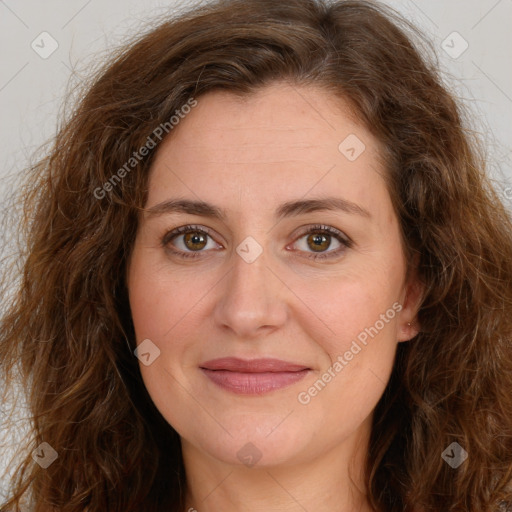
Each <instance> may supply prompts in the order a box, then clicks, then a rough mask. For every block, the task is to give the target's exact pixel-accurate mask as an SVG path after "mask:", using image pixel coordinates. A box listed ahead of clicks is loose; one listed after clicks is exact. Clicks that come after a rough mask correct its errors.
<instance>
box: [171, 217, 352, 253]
mask: <svg viewBox="0 0 512 512" xmlns="http://www.w3.org/2000/svg"><path fill="white" fill-rule="evenodd" d="M292 245H298V246H299V247H298V250H299V252H305V253H310V254H308V255H306V257H307V258H310V259H315V260H316V259H324V258H335V257H337V256H339V255H341V253H343V252H344V251H345V250H346V249H347V248H350V247H352V241H351V240H350V238H348V237H347V236H346V235H344V234H343V233H342V232H341V231H339V230H337V229H335V228H332V227H330V226H324V225H316V226H310V227H309V228H308V229H307V230H305V231H302V233H301V234H299V237H298V238H296V239H295V242H294V244H292ZM333 245H334V250H328V249H332V246H333ZM162 246H163V247H164V248H166V249H168V250H169V251H171V252H172V253H173V254H175V255H176V256H178V257H180V258H197V257H200V256H201V253H203V252H205V249H206V250H208V249H219V248H220V249H222V248H223V247H222V245H220V244H217V243H216V242H215V241H214V240H213V238H212V237H211V235H210V231H209V230H208V229H207V228H204V227H202V226H194V225H187V226H181V227H179V228H176V229H174V230H172V231H169V232H168V233H166V234H165V236H164V237H163V239H162ZM287 248H288V247H287Z"/></svg>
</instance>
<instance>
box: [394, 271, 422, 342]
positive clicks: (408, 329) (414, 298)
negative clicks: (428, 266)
mask: <svg viewBox="0 0 512 512" xmlns="http://www.w3.org/2000/svg"><path fill="white" fill-rule="evenodd" d="M423 293H424V286H423V284H422V283H421V282H420V280H419V279H418V277H417V275H416V273H415V272H414V275H412V276H411V277H410V279H409V282H408V283H407V285H406V290H405V298H404V302H403V308H402V311H401V312H400V318H399V325H398V341H399V342H402V341H409V340H411V339H412V338H414V337H415V336H416V335H417V334H418V333H419V332H420V330H421V326H420V325H419V321H418V318H417V314H418V311H419V309H420V306H421V303H422V301H423Z"/></svg>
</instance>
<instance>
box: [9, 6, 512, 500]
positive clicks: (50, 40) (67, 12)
mask: <svg viewBox="0 0 512 512" xmlns="http://www.w3.org/2000/svg"><path fill="white" fill-rule="evenodd" d="M276 1H286V0H276ZM384 3H387V4H388V5H390V6H392V7H394V8H395V9H397V10H398V11H400V12H401V13H402V14H404V15H405V17H406V18H407V19H409V20H411V21H413V22H414V23H415V24H416V25H417V26H418V27H419V28H420V29H422V30H423V32H424V33H425V34H426V35H427V36H428V37H429V38H430V40H431V41H432V42H433V44H434V46H435V49H436V52H437V54H438V57H439V61H440V65H441V69H442V70H443V72H444V73H445V75H446V76H445V81H446V83H447V84H448V86H449V87H450V89H451V90H452V91H453V92H454V93H455V94H456V96H457V97H458V98H459V101H462V102H464V104H466V105H467V106H468V108H469V109H470V111H471V113H472V116H473V119H472V122H473V125H472V126H473V128H474V129H475V130H477V131H478V132H479V133H480V134H481V137H482V138H483V139H484V141H485V147H486V151H487V157H488V163H489V171H490V173H491V174H492V176H493V177H494V178H495V179H496V182H495V184H496V187H497V189H498V190H499V191H500V193H501V195H502V197H503V199H504V201H505V203H506V204H507V205H508V206H509V207H510V208H512V149H511V141H512V137H511V135H512V35H511V31H512V30H511V29H512V23H511V22H512V0H385V1H384ZM186 5H187V1H186V0H181V1H180V3H179V4H178V3H177V2H175V1H172V0H168V1H164V0H66V1H64V0H45V1H44V2H40V1H36V0H25V1H23V2H20V1H16V0H0V52H1V54H0V56H1V67H0V112H1V124H0V206H1V212H2V215H6V214H8V213H9V212H8V209H9V208H10V205H9V203H8V202H6V201H5V198H6V195H7V194H8V193H9V192H10V191H11V190H12V187H14V186H16V180H17V178H18V176H19V174H20V172H21V171H22V170H23V169H24V168H26V166H27V165H28V163H29V162H30V161H31V159H32V160H33V159H34V152H35V150H36V149H37V148H38V147H40V145H41V144H42V143H43V142H45V141H47V140H48V139H50V138H51V137H53V136H54V134H55V133H56V129H57V119H58V116H59V113H60V111H61V105H62V102H63V99H64V97H65V93H66V90H67V84H68V81H69V79H70V77H71V76H72V75H74V77H75V80H78V81H80V80H81V78H83V77H84V76H86V75H87V71H88V69H89V68H91V67H92V66H93V65H94V64H95V63H97V62H99V61H101V60H102V59H103V58H104V56H105V55H106V52H107V53H108V50H109V49H112V48H114V47H115V46H116V45H117V44H119V43H120V42H122V41H125V40H126V39H127V38H129V37H130V36H132V35H133V34H135V33H136V32H137V31H139V30H141V29H147V27H148V20H150V19H152V18H154V17H155V16H161V15H163V14H164V13H166V12H169V11H173V10H174V9H176V8H177V6H179V7H183V6H185V7H186ZM134 73H136V70H134ZM2 240H3V242H4V243H3V245H4V250H5V246H6V245H8V242H9V236H8V235H7V234H6V233H2V237H1V240H0V241H2ZM0 261H1V260H0ZM2 407H4V409H5V408H6V407H7V404H0V424H1V414H2ZM11 430H12V429H11ZM21 430H22V429H21V426H20V429H19V431H20V432H21ZM18 433H19V432H9V431H8V432H3V436H4V442H5V443H6V445H10V444H11V445H12V444H13V443H16V442H17V441H16V438H17V435H18ZM8 459H9V457H8V453H7V452H6V451H5V446H4V447H2V442H1V438H0V474H1V472H2V470H3V465H4V464H5V463H6V461H7V460H8ZM2 489H5V481H4V482H3V484H2V482H1V481H0V498H1V493H2ZM0 502H1V499H0Z"/></svg>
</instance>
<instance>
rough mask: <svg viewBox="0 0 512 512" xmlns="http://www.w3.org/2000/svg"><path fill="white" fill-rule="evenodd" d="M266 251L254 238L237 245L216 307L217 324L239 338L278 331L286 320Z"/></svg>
mask: <svg viewBox="0 0 512 512" xmlns="http://www.w3.org/2000/svg"><path fill="white" fill-rule="evenodd" d="M267 251H268V250H267V249H263V247H262V245H260V244H258V243H257V242H256V241H255V240H254V239H251V237H248V238H246V239H245V240H244V241H242V242H241V243H240V244H239V245H238V247H237V248H236V251H234V252H233V254H232V269H231V271H230V272H229V273H228V275H227V277H226V280H225V284H224V288H223V290H222V295H221V297H220V298H219V301H218V303H217V304H216V309H215V320H216V322H217V323H218V324H219V325H223V326H225V327H229V328H230V329H231V330H232V331H234V332H235V333H236V334H237V335H238V336H240V337H252V336H254V335H256V334H257V333H258V332H259V330H260V329H261V328H262V327H266V328H267V329H269V328H276V327H279V326H280V325H282V324H283V323H284V322H285V320H286V305H285V304H284V301H283V299H282V296H281V294H280V292H279V290H280V289H281V284H280V283H279V282H278V280H277V279H276V278H275V276H274V275H273V274H272V272H271V271H270V270H269V269H268V268H267V265H269V264H271V262H270V261H269V257H270V255H269V254H267Z"/></svg>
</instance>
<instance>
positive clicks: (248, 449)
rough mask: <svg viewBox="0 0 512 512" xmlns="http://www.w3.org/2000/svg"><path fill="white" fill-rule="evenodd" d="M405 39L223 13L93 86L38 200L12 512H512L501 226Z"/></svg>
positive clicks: (169, 35) (108, 71) (121, 62)
mask: <svg viewBox="0 0 512 512" xmlns="http://www.w3.org/2000/svg"><path fill="white" fill-rule="evenodd" d="M400 26H402V27H403V28H400ZM412 30H413V29H412V27H410V26H408V24H407V23H406V22H405V21H403V20H401V19H400V18H399V17H398V16H397V15H396V14H395V13H394V12H393V11H391V10H390V9H388V8H385V7H383V6H381V5H379V4H377V3H373V2H365V1H340V2H334V3H332V4H324V3H320V2H315V1H313V0H289V1H287V2H282V3H281V2H279V3H277V2H272V1H270V0H243V1H242V0H229V1H218V2H215V3H210V4H208V5H207V6H204V7H202V8H201V9H197V10H192V11H191V12H189V13H185V14H182V15H181V16H180V17H177V18H173V19H171V20H169V21H166V22H164V23H162V24H161V25H159V26H158V27H157V28H156V29H154V30H153V31H151V32H150V33H148V34H145V35H143V36H141V37H140V38H139V39H138V40H137V41H135V42H134V43H133V44H132V45H131V46H129V47H127V48H125V49H124V50H123V51H122V52H121V53H119V54H118V55H117V56H116V57H115V58H114V59H113V61H112V62H110V63H108V65H106V67H105V68H104V69H103V70H102V71H101V73H99V75H98V76H97V79H96V80H95V81H94V83H93V84H92V86H90V88H89V90H88V91H87V92H86V94H85V95H84V97H83V99H82V101H81V102H80V104H79V105H78V107H77V109H76V112H75V113H74V115H73V116H72V117H71V118H70V119H69V120H68V122H67V124H66V125H65V126H64V128H63V129H62V130H61V132H60V133H59V135H58V137H57V139H56V142H55V146H54V149H53V151H52V152H51V154H50V155H49V156H48V158H47V159H45V160H44V161H42V162H41V163H40V164H39V165H38V166H36V167H35V169H34V170H33V173H32V174H31V175H30V177H29V182H28V187H29V188H28V189H25V191H24V195H25V205H26V213H27V216H30V217H29V218H30V221H28V222H27V232H26V234H27V243H28V254H27V257H26V260H25V262H24V265H25V266H24V273H23V279H22V282H21V283H20V285H19V291H18V294H17V295H16V296H15V300H14V301H13V303H12V304H11V305H10V307H9V308H8V311H7V314H6V315H5V317H4V320H3V323H2V336H1V345H0V350H1V352H0V353H1V357H2V362H3V369H4V373H5V377H6V378H8V379H9V378H11V379H14V371H15V369H16V367H17V366H16V363H18V362H19V363H20V365H19V367H20V369H21V372H22V379H23V380H22V382H23V383H24V385H25V386H26V388H27V390H28V404H29V406H30V408H31V414H32V415H33V439H32V442H31V444H30V447H29V452H28V453H27V454H26V459H25V460H24V461H23V463H22V465H21V466H20V468H19V472H18V473H17V476H18V478H17V479H16V480H14V479H13V482H14V484H13V489H12V493H11V499H10V500H9V501H8V502H7V503H5V504H4V505H3V507H2V508H1V510H2V511H11V510H17V509H16V505H17V504H20V503H26V504H28V505H29V506H30V510H34V511H36V512H43V511H45V512H47V511H57V510H58V511H65V512H71V511H76V512H78V511H84V510H85V511H87V512H96V511H106V510H108V511H109V512H113V511H123V512H127V511H145V512H148V511H155V512H156V511H161V510H173V511H179V512H183V511H189V512H190V511H193V510H197V511H199V512H203V511H205V512H206V511H215V510H224V511H231V510H233V511H234V510H247V511H253V510H277V509H279V510H290V511H291V510H294V511H295V510H310V511H311V510H320V509H327V508H329V509H331V510H339V511H355V510H358V511H365V512H366V511H383V512H384V511H385V512H390V511H401V512H402V511H415V512H416V511H425V512H426V511H434V510H435V511H440V510H453V511H469V512H477V511H478V512H486V511H497V510H505V509H506V506H507V503H509V502H511V501H512V496H511V491H512V490H511V487H510V483H511V481H512V396H511V394H510V389H511V388H512V382H511V380H512V348H511V344H510V341H511V333H512V325H511V322H512V314H511V312H512V289H511V286H510V283H511V279H512V225H511V219H510V216H509V215H508V213H507V212H506V210H505V208H504V207H503V205H502V204H501V203H500V201H499V199H498V196H497V194H496V193H495V191H494V190H493V189H492V187H491V186H490V184H489V181H488V180H487V178H486V177H485V174H484V172H483V168H484V162H483V161H482V158H481V157H480V153H479V146H478V143H477V141H475V140H473V139H471V138H470V137H469V135H468V132H467V131H466V130H465V129H464V125H463V122H462V113H461V112H462V111H461V107H460V106H458V105H456V103H455V102H454V100H453V98H452V96H451V95H450V94H449V92H447V91H446V90H445V89H444V88H443V86H442V85H441V79H440V78H439V76H438V74H437V71H436V68H435V66H434V65H433V64H431V63H428V62H427V61H426V60H423V59H422V58H421V57H420V55H419V52H418V50H417V49H416V48H415V46H414V45H413V43H412V42H411V41H412V34H413V32H411V35H410V36H409V35H408V34H407V31H412Z"/></svg>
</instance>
